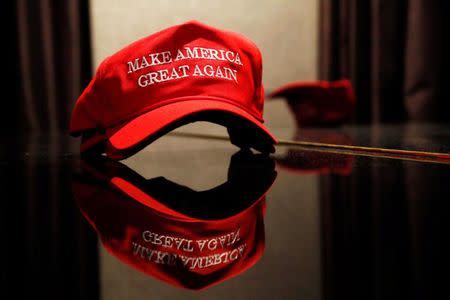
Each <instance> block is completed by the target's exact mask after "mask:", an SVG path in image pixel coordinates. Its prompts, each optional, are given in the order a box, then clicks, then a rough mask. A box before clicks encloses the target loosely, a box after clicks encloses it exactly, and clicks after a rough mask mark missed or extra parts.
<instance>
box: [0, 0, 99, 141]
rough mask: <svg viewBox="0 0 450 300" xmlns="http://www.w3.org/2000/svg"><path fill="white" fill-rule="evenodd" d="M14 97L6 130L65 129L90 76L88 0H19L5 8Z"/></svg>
mask: <svg viewBox="0 0 450 300" xmlns="http://www.w3.org/2000/svg"><path fill="white" fill-rule="evenodd" d="M4 14H5V15H8V16H7V22H8V23H10V25H11V28H14V29H15V30H13V32H12V33H10V43H11V45H10V46H11V53H10V57H9V61H8V62H7V69H8V74H9V75H14V77H10V78H9V80H10V81H9V84H8V87H10V88H12V89H13V91H12V95H13V99H11V101H10V102H8V104H7V107H8V111H9V113H10V115H9V116H8V120H7V121H5V120H4V121H3V122H2V123H3V124H1V125H2V128H3V129H4V130H5V131H7V132H16V131H19V132H22V131H25V132H34V133H36V132H41V133H47V132H50V133H60V132H67V128H68V123H69V120H70V112H71V110H72V106H73V103H74V101H75V100H76V98H77V97H78V95H79V94H80V93H81V91H82V87H83V86H84V85H86V84H87V82H88V81H89V79H90V76H91V58H90V35H89V30H90V29H89V11H88V1H87V0H67V1H56V0H41V1H32V0H18V1H16V2H15V3H14V4H13V5H11V4H10V6H9V7H7V9H6V11H5V12H4Z"/></svg>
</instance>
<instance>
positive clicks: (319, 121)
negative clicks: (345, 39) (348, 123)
mask: <svg viewBox="0 0 450 300" xmlns="http://www.w3.org/2000/svg"><path fill="white" fill-rule="evenodd" d="M269 97H270V98H275V97H283V98H286V100H287V102H288V105H289V108H290V109H291V111H292V113H293V114H294V116H295V119H296V121H297V126H298V127H303V126H314V125H336V124H339V123H341V122H342V121H343V120H345V119H346V118H348V117H349V115H350V114H351V113H352V112H353V110H354V108H355V97H354V95H353V90H352V85H351V82H350V81H349V80H345V79H344V80H338V81H332V82H328V81H310V82H305V81H296V82H291V83H288V84H286V85H283V86H282V87H280V88H278V89H276V90H274V91H273V92H271V93H270V94H269Z"/></svg>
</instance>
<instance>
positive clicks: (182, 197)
mask: <svg viewBox="0 0 450 300" xmlns="http://www.w3.org/2000/svg"><path fill="white" fill-rule="evenodd" d="M355 130H356V129H355ZM327 135H328V134H327ZM320 138H321V139H322V141H323V135H321V137H320ZM366 139H370V138H369V137H366ZM409 140H411V138H410V139H409ZM421 140H422V139H421ZM447 146H448V145H447V144H445V143H442V148H440V149H441V150H442V149H444V150H445V149H448V148H447ZM77 147H78V144H77V141H76V140H73V139H70V138H68V137H65V136H58V135H55V136H48V135H41V136H39V135H38V136H28V137H25V136H24V137H21V138H17V137H16V138H10V139H9V140H8V143H6V144H4V146H2V147H1V149H0V150H1V151H0V158H1V159H0V174H1V175H0V176H1V183H0V187H1V191H2V194H3V200H2V202H1V208H0V216H1V217H0V220H1V226H0V228H1V234H2V247H1V248H0V249H1V258H2V262H3V263H2V268H1V282H2V290H1V291H0V294H1V297H2V299H23V298H30V297H38V296H42V297H44V298H45V299H143V298H145V299H229V298H234V299H391V298H392V299H393V298H395V299H434V298H437V297H438V296H439V298H442V299H445V298H447V297H448V290H447V289H446V287H447V285H446V283H447V278H448V276H447V275H445V274H446V272H447V270H448V268H447V263H448V253H449V251H448V250H449V249H448V246H447V240H448V237H449V236H450V235H449V230H448V228H450V226H448V225H449V224H448V223H449V216H450V211H449V205H448V203H449V199H450V198H449V195H450V185H449V182H450V164H449V163H450V161H448V160H446V159H442V160H429V159H426V158H425V159H424V158H423V157H422V158H421V157H417V158H411V157H409V156H407V157H403V158H402V157H401V156H400V157H399V156H396V157H392V158H387V157H381V156H377V155H376V154H375V155H374V154H370V155H367V153H363V154H362V155H360V153H358V152H354V153H349V152H346V153H342V152H339V151H334V150H330V149H320V148H314V149H310V148H305V147H296V146H279V147H277V152H276V153H275V154H274V155H272V156H270V157H262V156H260V155H258V154H256V153H248V152H242V151H241V152H239V149H237V148H235V147H234V146H232V145H231V144H230V143H229V142H227V141H222V140H220V139H199V138H192V137H188V136H165V137H163V138H161V139H159V140H157V141H156V142H155V143H153V144H152V145H150V146H148V147H147V148H145V149H144V150H143V151H141V152H140V153H138V154H137V155H135V156H134V157H132V158H129V159H127V160H125V161H122V162H120V163H117V162H110V161H107V160H105V159H103V158H97V159H94V160H88V161H86V160H82V159H80V157H79V156H78V155H77ZM431 150H432V149H431ZM218 220H219V221H218ZM221 220H222V221H221Z"/></svg>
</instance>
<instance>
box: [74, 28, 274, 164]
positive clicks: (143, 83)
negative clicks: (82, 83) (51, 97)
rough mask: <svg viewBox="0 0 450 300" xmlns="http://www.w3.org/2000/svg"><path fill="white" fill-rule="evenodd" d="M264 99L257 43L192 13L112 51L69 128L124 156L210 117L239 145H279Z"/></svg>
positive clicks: (265, 148)
mask: <svg viewBox="0 0 450 300" xmlns="http://www.w3.org/2000/svg"><path fill="white" fill-rule="evenodd" d="M263 104H264V89H263V84H262V59H261V54H260V52H259V50H258V48H257V47H256V46H255V44H253V43H252V42H251V41H249V40H248V39H246V38H245V37H243V36H241V35H238V34H235V33H232V32H227V31H223V30H219V29H216V28H213V27H210V26H207V25H204V24H202V23H199V22H196V21H191V22H187V23H184V24H180V25H177V26H173V27H170V28H167V29H165V30H162V31H159V32H157V33H154V34H152V35H150V36H148V37H145V38H143V39H140V40H138V41H136V42H134V43H132V44H130V45H128V46H127V47H125V48H123V49H122V50H120V51H118V52H117V53H115V54H113V55H111V56H109V57H108V58H106V59H105V60H104V61H103V62H102V63H101V65H100V66H99V68H98V70H97V72H96V74H95V76H94V78H93V80H92V81H91V82H90V84H89V85H88V87H87V88H86V89H85V90H84V92H83V93H82V95H81V96H80V97H79V98H78V100H77V102H76V104H75V107H74V109H73V112H72V118H71V123H70V133H71V134H72V135H73V136H79V135H81V136H82V143H81V151H82V152H87V150H89V149H93V148H94V146H96V147H95V148H97V151H102V152H106V154H107V155H108V156H109V157H111V158H115V159H122V158H125V157H127V156H129V155H131V154H133V153H135V152H136V151H138V150H139V149H140V148H142V147H143V146H145V145H146V144H148V143H150V142H151V141H152V140H154V139H156V138H158V137H159V136H161V135H162V134H164V133H165V132H167V131H169V130H172V129H174V128H175V127H177V126H180V125H182V124H186V123H189V122H194V121H199V120H200V121H211V122H215V123H218V124H221V125H224V126H226V127H227V128H228V130H229V133H230V138H231V142H232V143H234V144H236V145H237V146H240V147H253V148H255V149H257V150H259V151H262V152H274V147H273V144H274V143H276V140H275V138H274V137H273V136H272V135H271V134H270V133H269V131H268V130H267V129H266V128H265V127H264V126H263V125H262V123H263Z"/></svg>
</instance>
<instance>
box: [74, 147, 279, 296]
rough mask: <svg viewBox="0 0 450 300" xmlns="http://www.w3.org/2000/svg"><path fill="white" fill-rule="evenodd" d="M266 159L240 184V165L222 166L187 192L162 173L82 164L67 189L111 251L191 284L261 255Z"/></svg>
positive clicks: (215, 278) (269, 178) (270, 174)
mask: <svg viewBox="0 0 450 300" xmlns="http://www.w3.org/2000/svg"><path fill="white" fill-rule="evenodd" d="M238 156H239V155H238ZM241 159H242V157H241V158H238V160H241ZM245 159H246V158H244V160H245ZM241 161H242V160H241ZM271 165H272V168H271V169H270V170H268V169H267V168H266V169H265V171H263V172H261V171H262V170H261V168H259V167H258V170H259V171H260V172H259V173H262V174H265V175H263V176H261V175H257V176H256V177H258V179H259V183H257V182H256V181H252V182H247V183H246V185H247V188H248V189H247V190H244V189H242V187H243V186H244V185H245V183H243V182H242V181H243V180H242V179H243V177H242V176H241V175H239V173H241V170H236V169H233V168H232V167H231V166H230V171H229V179H228V181H227V182H226V183H224V184H222V185H220V186H218V187H216V188H214V189H211V190H208V191H203V192H195V191H193V190H191V189H189V188H187V187H185V186H180V185H178V184H175V183H173V182H170V181H168V180H166V179H165V178H162V177H157V178H154V179H150V180H145V179H144V178H142V177H140V175H138V174H137V173H135V172H133V171H131V170H130V169H128V168H126V167H125V166H123V165H120V164H118V163H115V164H114V163H111V162H110V161H109V162H106V163H102V166H100V167H99V166H98V164H97V166H92V165H89V166H88V165H87V164H84V167H85V168H84V169H85V170H87V168H89V171H88V172H89V173H90V175H87V174H85V175H84V176H81V177H78V178H77V180H75V181H74V184H73V189H74V193H75V198H76V199H77V203H78V205H79V207H80V210H81V212H82V213H83V215H84V216H85V217H86V219H87V220H88V221H89V223H90V224H91V225H92V226H93V227H94V228H95V230H96V232H97V233H98V235H99V237H100V239H101V241H102V244H103V246H104V247H105V248H106V249H107V250H108V251H109V252H110V253H111V254H113V255H114V256H115V257H117V258H118V259H120V260H121V261H122V262H124V263H126V264H127V265H129V266H131V267H132V268H135V269H137V270H139V271H141V272H144V273H145V274H147V275H150V276H152V277H155V278H158V279H160V280H162V281H165V282H167V283H169V284H172V285H175V286H178V287H184V288H189V289H196V290H198V289H203V288H207V287H209V286H212V285H214V284H217V283H219V282H221V281H224V280H226V279H228V278H231V277H234V276H236V275H238V274H239V273H242V272H243V271H245V270H247V269H248V268H250V267H252V266H253V265H254V264H255V263H256V262H257V261H258V260H259V259H260V258H261V256H262V253H263V251H264V221H263V218H264V212H265V193H266V192H267V190H268V189H269V188H270V186H271V185H272V183H273V181H274V179H275V176H276V173H275V171H274V170H273V162H272V163H271ZM266 166H267V165H266ZM238 169H239V166H238ZM254 171H255V170H254ZM244 173H245V172H244ZM235 177H236V178H235ZM132 200H137V201H132ZM142 204H144V205H142Z"/></svg>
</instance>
